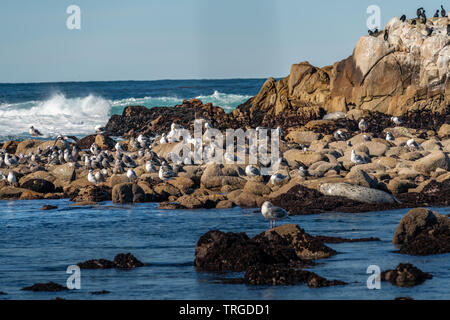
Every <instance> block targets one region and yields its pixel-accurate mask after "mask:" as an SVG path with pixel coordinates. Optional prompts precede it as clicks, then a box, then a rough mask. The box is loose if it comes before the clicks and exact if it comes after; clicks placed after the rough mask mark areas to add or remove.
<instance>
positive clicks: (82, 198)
mask: <svg viewBox="0 0 450 320" xmlns="http://www.w3.org/2000/svg"><path fill="white" fill-rule="evenodd" d="M110 200H111V188H110V187H108V186H105V185H100V186H95V185H90V186H87V187H84V188H81V189H79V190H77V192H76V194H75V195H73V196H72V198H71V201H74V202H103V201H110Z"/></svg>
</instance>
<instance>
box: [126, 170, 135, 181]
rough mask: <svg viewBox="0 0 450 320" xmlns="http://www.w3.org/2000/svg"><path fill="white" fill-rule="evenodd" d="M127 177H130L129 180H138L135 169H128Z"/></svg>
mask: <svg viewBox="0 0 450 320" xmlns="http://www.w3.org/2000/svg"><path fill="white" fill-rule="evenodd" d="M127 178H128V180H131V181H133V180H136V179H137V175H136V172H134V170H133V169H128V170H127Z"/></svg>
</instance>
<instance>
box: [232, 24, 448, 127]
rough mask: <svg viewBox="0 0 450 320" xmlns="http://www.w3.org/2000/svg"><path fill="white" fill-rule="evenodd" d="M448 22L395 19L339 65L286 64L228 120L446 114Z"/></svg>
mask: <svg viewBox="0 0 450 320" xmlns="http://www.w3.org/2000/svg"><path fill="white" fill-rule="evenodd" d="M413 21H415V22H413ZM449 23H450V20H449V18H448V17H445V18H431V19H428V20H427V22H426V24H423V23H421V22H420V21H419V20H418V19H412V20H406V21H405V22H402V21H400V19H399V18H398V17H395V18H393V19H391V20H390V21H389V22H388V23H387V25H386V27H385V29H384V30H383V31H382V32H379V33H378V34H377V35H375V36H364V37H362V38H360V39H359V41H358V42H357V44H356V46H355V48H354V50H353V54H352V55H351V56H350V57H348V58H347V59H345V60H342V61H339V62H336V63H335V64H333V65H332V66H326V67H323V68H319V67H315V66H312V65H311V64H309V63H308V62H301V63H299V64H294V65H292V67H291V71H290V74H289V75H288V76H287V77H285V78H282V79H280V80H279V81H276V80H275V79H274V78H269V79H267V80H266V82H265V83H264V85H263V86H262V88H261V90H260V92H259V93H258V94H257V95H256V96H255V97H253V98H252V99H250V100H249V101H248V102H247V103H246V104H245V105H243V106H241V107H239V108H238V109H236V110H234V112H233V115H234V116H235V117H246V116H249V117H250V118H254V117H257V115H258V114H262V113H264V114H270V115H272V116H276V115H279V114H281V113H285V112H288V113H291V114H292V113H294V114H298V115H302V116H305V117H311V118H314V117H319V116H320V115H321V114H322V113H324V112H328V113H330V112H336V111H342V112H347V111H349V110H351V109H362V110H368V111H377V112H382V113H387V114H391V115H396V116H398V115H403V114H405V113H406V112H408V111H409V112H411V111H417V110H428V111H431V112H437V113H439V112H446V110H447V108H448V106H449V104H450V71H449V61H450V46H449V44H450V36H449V35H448V34H447V25H448V24H449ZM431 29H432V33H431V35H428V34H429V32H430V30H431ZM385 32H387V33H388V37H387V40H385Z"/></svg>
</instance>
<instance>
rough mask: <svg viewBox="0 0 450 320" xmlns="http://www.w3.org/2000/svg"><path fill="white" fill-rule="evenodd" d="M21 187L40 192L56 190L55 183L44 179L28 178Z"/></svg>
mask: <svg viewBox="0 0 450 320" xmlns="http://www.w3.org/2000/svg"><path fill="white" fill-rule="evenodd" d="M21 188H24V189H29V190H32V191H34V192H39V193H52V192H54V191H55V185H54V184H53V183H52V182H50V181H47V180H44V179H28V180H26V181H25V182H24V183H23V184H22V185H21Z"/></svg>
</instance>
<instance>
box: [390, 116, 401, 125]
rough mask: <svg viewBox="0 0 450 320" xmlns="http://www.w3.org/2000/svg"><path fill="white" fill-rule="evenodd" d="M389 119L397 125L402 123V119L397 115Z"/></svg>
mask: <svg viewBox="0 0 450 320" xmlns="http://www.w3.org/2000/svg"><path fill="white" fill-rule="evenodd" d="M391 121H392V122H393V123H394V124H396V125H397V126H399V125H401V124H402V123H403V120H402V119H400V118H399V117H391Z"/></svg>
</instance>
